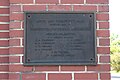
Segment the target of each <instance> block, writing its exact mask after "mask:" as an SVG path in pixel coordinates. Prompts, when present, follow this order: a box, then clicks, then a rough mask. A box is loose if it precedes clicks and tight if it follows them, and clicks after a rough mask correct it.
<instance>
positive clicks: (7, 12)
mask: <svg viewBox="0 0 120 80" xmlns="http://www.w3.org/2000/svg"><path fill="white" fill-rule="evenodd" d="M0 14H9V9H8V8H0Z"/></svg>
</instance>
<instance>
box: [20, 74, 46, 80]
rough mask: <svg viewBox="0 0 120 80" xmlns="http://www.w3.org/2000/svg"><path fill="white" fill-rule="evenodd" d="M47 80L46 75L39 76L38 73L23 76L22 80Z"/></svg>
mask: <svg viewBox="0 0 120 80" xmlns="http://www.w3.org/2000/svg"><path fill="white" fill-rule="evenodd" d="M38 79H39V80H46V75H45V74H37V73H31V74H22V80H38Z"/></svg>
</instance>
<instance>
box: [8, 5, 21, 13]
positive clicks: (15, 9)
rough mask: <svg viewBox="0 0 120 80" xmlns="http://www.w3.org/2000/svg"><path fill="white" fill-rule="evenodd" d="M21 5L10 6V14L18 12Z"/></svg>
mask: <svg viewBox="0 0 120 80" xmlns="http://www.w3.org/2000/svg"><path fill="white" fill-rule="evenodd" d="M20 11H21V5H10V12H20Z"/></svg>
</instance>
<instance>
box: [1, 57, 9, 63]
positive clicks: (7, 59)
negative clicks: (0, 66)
mask: <svg viewBox="0 0 120 80" xmlns="http://www.w3.org/2000/svg"><path fill="white" fill-rule="evenodd" d="M8 62H9V58H8V57H0V63H8Z"/></svg>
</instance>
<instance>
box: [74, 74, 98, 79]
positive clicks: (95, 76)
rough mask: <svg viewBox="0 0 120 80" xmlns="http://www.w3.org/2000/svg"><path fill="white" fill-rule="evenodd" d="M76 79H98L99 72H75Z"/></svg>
mask: <svg viewBox="0 0 120 80" xmlns="http://www.w3.org/2000/svg"><path fill="white" fill-rule="evenodd" d="M75 80H98V74H97V73H75Z"/></svg>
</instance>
